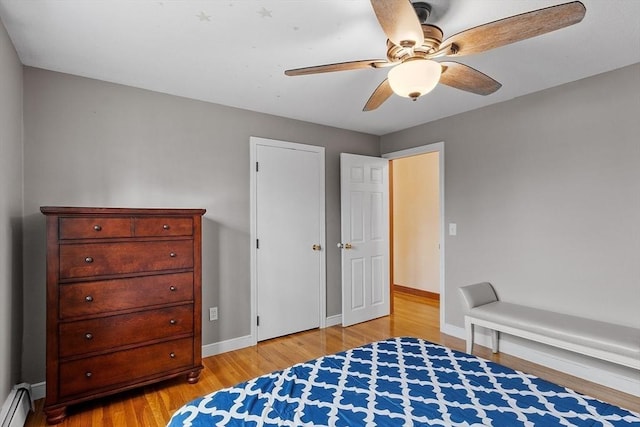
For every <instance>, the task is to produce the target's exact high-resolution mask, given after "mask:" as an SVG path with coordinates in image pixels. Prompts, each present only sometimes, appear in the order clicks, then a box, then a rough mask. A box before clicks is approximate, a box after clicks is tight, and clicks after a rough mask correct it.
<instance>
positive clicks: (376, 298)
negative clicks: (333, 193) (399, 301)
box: [340, 153, 390, 326]
mask: <svg viewBox="0 0 640 427" xmlns="http://www.w3.org/2000/svg"><path fill="white" fill-rule="evenodd" d="M388 166H389V165H388V160H387V159H381V158H378V157H368V156H359V155H354V154H345V153H342V154H340V185H341V189H340V192H341V221H342V224H341V236H342V237H341V239H342V242H341V245H342V325H343V326H349V325H353V324H355V323H360V322H364V321H367V320H371V319H375V318H377V317H381V316H386V315H388V314H389V299H390V290H389V168H388Z"/></svg>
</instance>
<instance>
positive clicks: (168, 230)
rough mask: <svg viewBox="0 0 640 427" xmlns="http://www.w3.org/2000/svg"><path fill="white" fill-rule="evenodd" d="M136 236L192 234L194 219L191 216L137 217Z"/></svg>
mask: <svg viewBox="0 0 640 427" xmlns="http://www.w3.org/2000/svg"><path fill="white" fill-rule="evenodd" d="M134 221H135V222H134V224H135V235H136V237H157V236H191V235H193V219H191V218H171V217H167V218H162V217H160V218H155V217H154V218H136V219H135V220H134Z"/></svg>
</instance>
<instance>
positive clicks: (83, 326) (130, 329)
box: [59, 304, 193, 357]
mask: <svg viewBox="0 0 640 427" xmlns="http://www.w3.org/2000/svg"><path fill="white" fill-rule="evenodd" d="M191 333H193V305H192V304H187V305H182V306H177V307H167V308H163V309H159V310H150V311H141V312H138V313H133V314H123V315H120V316H109V317H102V318H98V319H90V320H81V321H78V322H69V323H61V324H60V341H59V343H60V357H69V356H74V355H78V354H86V353H91V352H94V351H102V350H108V349H111V348H117V347H122V346H126V345H132V344H140V343H144V342H148V341H153V340H158V339H162V338H168V337H171V336H178V335H184V334H191Z"/></svg>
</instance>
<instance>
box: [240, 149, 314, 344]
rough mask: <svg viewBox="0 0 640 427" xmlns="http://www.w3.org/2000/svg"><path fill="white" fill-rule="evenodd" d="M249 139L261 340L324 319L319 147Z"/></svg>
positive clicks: (258, 338)
mask: <svg viewBox="0 0 640 427" xmlns="http://www.w3.org/2000/svg"><path fill="white" fill-rule="evenodd" d="M252 143H255V144H254V145H253V146H252V150H253V151H254V152H253V153H252V154H253V155H254V157H255V163H256V165H255V168H256V169H255V171H253V173H254V174H255V175H254V184H255V217H254V222H255V237H256V241H255V252H254V254H255V258H254V259H255V265H254V268H255V282H256V283H255V285H256V297H257V298H256V315H257V318H256V327H257V329H256V331H257V340H258V341H262V340H266V339H270V338H274V337H278V336H282V335H287V334H291V333H294V332H299V331H303V330H307V329H313V328H317V327H319V326H321V323H324V322H322V321H321V316H325V313H324V304H323V303H324V292H325V284H324V280H325V279H324V277H325V272H324V265H325V260H324V252H323V250H324V149H323V148H322V147H311V146H306V145H302V144H294V143H286V142H283V141H273V140H265V139H261V138H252Z"/></svg>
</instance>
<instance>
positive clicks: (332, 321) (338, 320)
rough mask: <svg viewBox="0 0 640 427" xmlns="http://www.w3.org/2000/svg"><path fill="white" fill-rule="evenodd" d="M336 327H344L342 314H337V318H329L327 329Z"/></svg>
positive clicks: (326, 324) (326, 323)
mask: <svg viewBox="0 0 640 427" xmlns="http://www.w3.org/2000/svg"><path fill="white" fill-rule="evenodd" d="M335 325H342V314H336V315H335V316H329V317H327V320H326V322H325V327H326V328H328V327H329V326H335Z"/></svg>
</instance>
